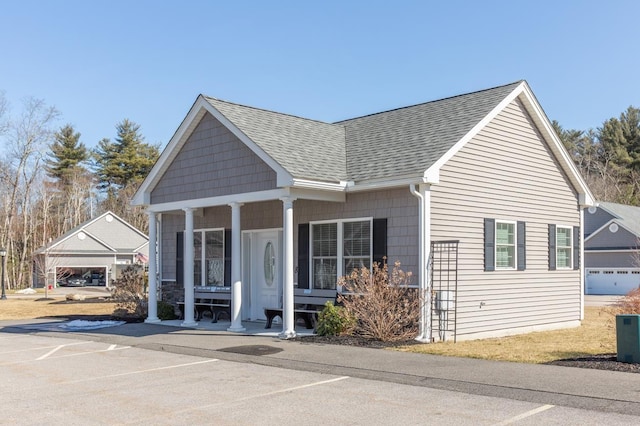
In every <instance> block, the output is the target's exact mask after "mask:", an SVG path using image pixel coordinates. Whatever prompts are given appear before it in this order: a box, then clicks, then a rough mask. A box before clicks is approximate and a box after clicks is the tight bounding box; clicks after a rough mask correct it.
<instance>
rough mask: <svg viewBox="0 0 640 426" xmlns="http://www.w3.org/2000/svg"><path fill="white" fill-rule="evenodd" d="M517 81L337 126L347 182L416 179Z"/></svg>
mask: <svg viewBox="0 0 640 426" xmlns="http://www.w3.org/2000/svg"><path fill="white" fill-rule="evenodd" d="M518 84H520V82H516V83H512V84H509V85H506V86H500V87H496V88H493V89H488V90H483V91H480V92H474V93H469V94H465V95H459V96H455V97H451V98H446V99H442V100H438V101H432V102H427V103H423V104H419V105H414V106H409V107H405V108H399V109H395V110H392V111H387V112H381V113H378V114H373V115H368V116H365V117H360V118H354V119H351V120H347V121H342V122H339V123H337V124H341V125H343V126H345V128H346V143H347V170H348V172H349V177H350V179H351V180H355V181H360V180H367V179H378V178H384V177H389V176H404V175H415V174H422V173H424V171H425V170H427V169H428V168H429V167H430V166H431V165H433V163H435V162H436V161H437V160H438V159H439V158H440V157H441V156H442V155H444V154H445V153H446V152H447V151H448V150H449V148H451V147H452V146H453V145H454V144H455V143H456V142H458V141H459V140H460V139H462V137H463V136H464V135H466V134H467V133H468V132H469V131H470V130H471V129H472V128H473V127H474V126H475V125H476V124H478V123H479V122H480V121H481V120H482V119H483V118H484V117H485V116H486V115H487V114H489V112H491V110H493V108H495V107H496V106H497V105H498V104H499V103H500V102H501V101H502V100H503V99H504V98H505V97H506V96H507V95H508V94H509V93H510V92H511V91H513V90H514V89H515V88H516V87H517V86H518Z"/></svg>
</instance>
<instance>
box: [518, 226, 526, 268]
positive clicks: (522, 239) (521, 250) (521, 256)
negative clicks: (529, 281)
mask: <svg viewBox="0 0 640 426" xmlns="http://www.w3.org/2000/svg"><path fill="white" fill-rule="evenodd" d="M517 232H518V236H517V238H518V254H517V256H518V271H524V270H525V269H527V226H526V224H525V223H524V222H518V230H517Z"/></svg>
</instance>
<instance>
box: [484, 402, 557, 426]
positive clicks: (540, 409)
mask: <svg viewBox="0 0 640 426" xmlns="http://www.w3.org/2000/svg"><path fill="white" fill-rule="evenodd" d="M553 407H555V405H548V404H547V405H543V406H540V407H538V408H534V409H533V410H529V411H527V412H526V413H522V414H519V415H517V416H515V417H511V418H510V419H507V420H505V421H503V422H500V423H497V424H496V426H502V425H509V424H511V423H515V422H517V421H518V420H522V419H525V418H527V417H531V416H533V415H536V414H538V413H542V412H543V411H547V410H548V409H549V408H553Z"/></svg>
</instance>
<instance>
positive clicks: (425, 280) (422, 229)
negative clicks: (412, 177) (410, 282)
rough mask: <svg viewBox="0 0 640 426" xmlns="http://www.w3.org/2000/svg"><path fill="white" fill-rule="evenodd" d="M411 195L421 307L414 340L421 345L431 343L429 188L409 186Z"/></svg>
mask: <svg viewBox="0 0 640 426" xmlns="http://www.w3.org/2000/svg"><path fill="white" fill-rule="evenodd" d="M409 191H411V194H412V195H413V196H414V197H416V198H417V199H418V270H419V271H420V274H419V275H418V286H419V289H420V297H421V298H422V299H423V300H422V305H421V307H420V332H419V334H418V336H417V337H416V340H417V341H419V342H423V343H431V289H430V288H429V287H430V286H429V274H430V272H431V271H429V262H428V254H429V249H427V244H429V245H430V244H431V223H430V222H431V220H430V216H431V215H430V211H431V192H430V189H429V187H426V188H425V186H424V185H420V189H419V190H416V185H415V184H411V185H410V186H409Z"/></svg>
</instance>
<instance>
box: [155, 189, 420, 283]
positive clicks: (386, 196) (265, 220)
mask: <svg viewBox="0 0 640 426" xmlns="http://www.w3.org/2000/svg"><path fill="white" fill-rule="evenodd" d="M282 215H283V212H282V202H281V201H267V202H261V203H248V204H245V205H243V206H242V208H241V210H240V217H241V224H242V225H241V227H242V230H243V231H248V230H259V229H273V228H282ZM417 216H418V203H417V200H416V198H414V197H413V196H412V195H411V193H410V192H409V189H408V187H406V188H398V189H393V190H385V191H376V192H367V193H356V194H347V199H346V202H344V203H335V202H321V201H311V200H296V201H295V202H294V203H293V217H294V238H293V241H294V249H293V252H294V265H296V266H297V264H298V259H297V257H298V256H297V253H298V249H297V247H298V224H300V223H309V222H312V221H320V220H333V219H348V218H364V217H373V218H375V219H382V218H386V219H387V220H388V221H387V253H388V258H389V262H390V263H393V262H395V261H396V260H398V261H400V262H401V265H402V266H401V267H402V269H403V270H405V271H412V272H413V274H414V275H415V276H416V280H417V264H418V254H417V245H418V218H417ZM194 228H195V229H199V228H226V229H230V228H231V208H230V207H227V206H223V207H213V208H207V209H205V210H204V212H203V214H202V215H196V216H194ZM183 230H184V214H171V215H168V214H164V215H163V216H162V231H163V232H162V248H163V262H162V266H163V275H162V276H163V278H164V279H167V280H172V279H175V277H176V271H175V264H176V261H175V259H176V247H175V245H176V233H177V232H180V231H183ZM416 282H417V281H416Z"/></svg>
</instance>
